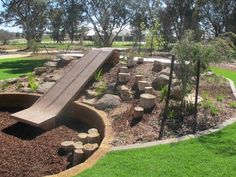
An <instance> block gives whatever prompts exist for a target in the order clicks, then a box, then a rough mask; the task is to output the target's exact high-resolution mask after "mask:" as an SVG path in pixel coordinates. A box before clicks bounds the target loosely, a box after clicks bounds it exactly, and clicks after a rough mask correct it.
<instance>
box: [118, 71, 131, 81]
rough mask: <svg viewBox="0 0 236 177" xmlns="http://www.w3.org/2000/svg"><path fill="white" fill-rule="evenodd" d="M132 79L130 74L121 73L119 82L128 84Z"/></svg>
mask: <svg viewBox="0 0 236 177" xmlns="http://www.w3.org/2000/svg"><path fill="white" fill-rule="evenodd" d="M129 78H130V73H119V81H120V82H121V83H124V82H128V81H129Z"/></svg>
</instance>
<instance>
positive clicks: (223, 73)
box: [211, 67, 236, 84]
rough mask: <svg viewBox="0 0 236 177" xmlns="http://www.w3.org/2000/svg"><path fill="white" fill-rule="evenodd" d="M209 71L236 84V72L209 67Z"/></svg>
mask: <svg viewBox="0 0 236 177" xmlns="http://www.w3.org/2000/svg"><path fill="white" fill-rule="evenodd" d="M211 70H212V71H213V72H214V73H216V74H217V75H220V76H224V77H227V78H229V79H231V80H233V81H234V83H235V84H236V72H234V71H231V70H228V69H222V68H217V67H211Z"/></svg>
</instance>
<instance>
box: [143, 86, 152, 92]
mask: <svg viewBox="0 0 236 177" xmlns="http://www.w3.org/2000/svg"><path fill="white" fill-rule="evenodd" d="M144 90H145V93H148V94H153V89H152V87H145V88H144Z"/></svg>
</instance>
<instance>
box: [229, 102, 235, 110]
mask: <svg viewBox="0 0 236 177" xmlns="http://www.w3.org/2000/svg"><path fill="white" fill-rule="evenodd" d="M229 106H230V107H231V108H233V109H236V102H235V101H232V102H230V103H229Z"/></svg>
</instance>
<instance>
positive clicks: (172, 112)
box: [167, 109, 175, 119]
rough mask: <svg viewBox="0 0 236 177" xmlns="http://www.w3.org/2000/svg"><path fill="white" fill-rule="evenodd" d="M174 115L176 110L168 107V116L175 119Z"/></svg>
mask: <svg viewBox="0 0 236 177" xmlns="http://www.w3.org/2000/svg"><path fill="white" fill-rule="evenodd" d="M174 116H175V112H174V110H173V109H168V110H167V117H168V118H169V119H174Z"/></svg>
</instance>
